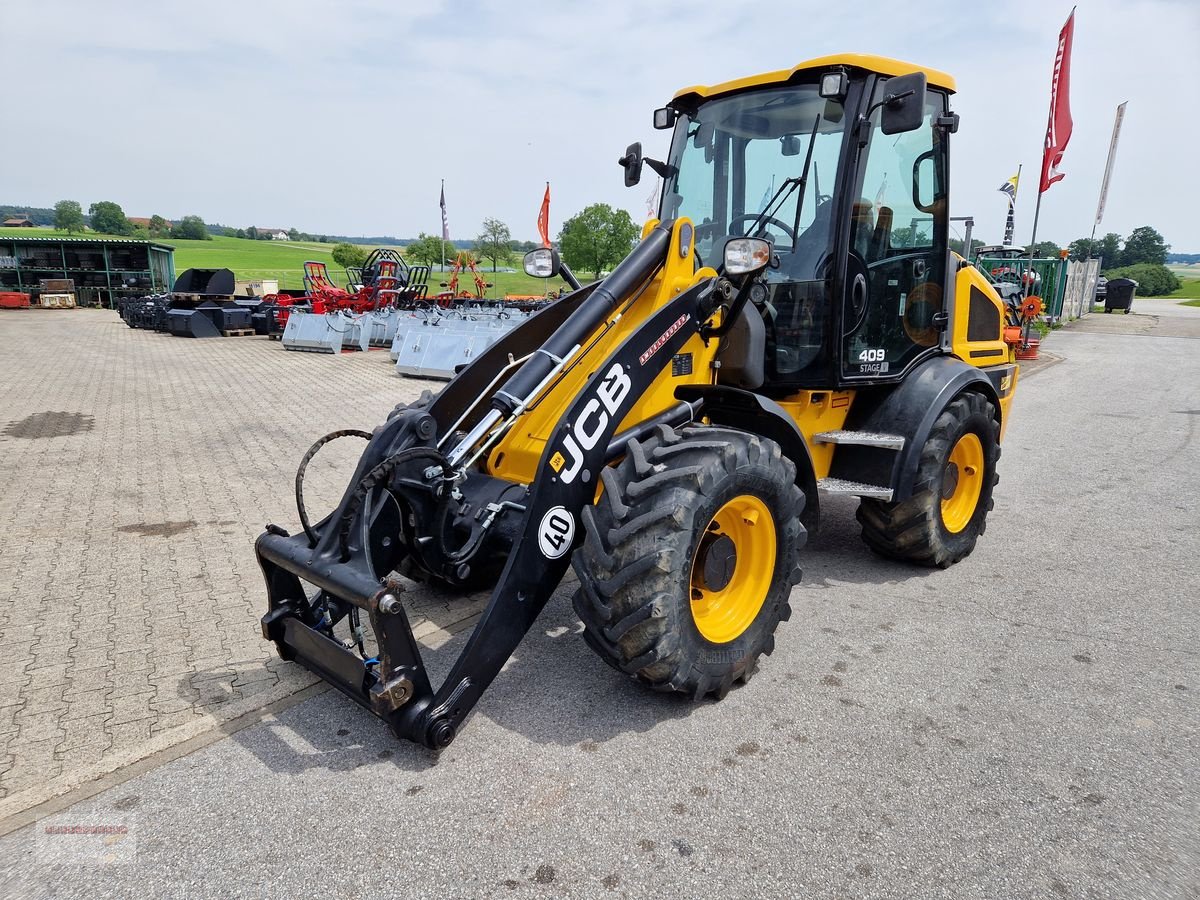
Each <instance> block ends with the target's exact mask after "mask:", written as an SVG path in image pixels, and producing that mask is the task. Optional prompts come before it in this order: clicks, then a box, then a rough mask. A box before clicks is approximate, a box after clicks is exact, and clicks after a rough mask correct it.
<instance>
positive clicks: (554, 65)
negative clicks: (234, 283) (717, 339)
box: [0, 0, 1200, 251]
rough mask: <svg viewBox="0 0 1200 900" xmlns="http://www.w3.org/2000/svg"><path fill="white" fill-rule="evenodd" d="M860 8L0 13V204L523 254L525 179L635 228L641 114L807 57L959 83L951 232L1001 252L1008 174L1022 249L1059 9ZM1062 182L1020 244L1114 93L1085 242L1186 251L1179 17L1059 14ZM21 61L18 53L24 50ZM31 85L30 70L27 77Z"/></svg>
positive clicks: (1058, 233) (529, 190) (1189, 71)
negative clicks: (1156, 237)
mask: <svg viewBox="0 0 1200 900" xmlns="http://www.w3.org/2000/svg"><path fill="white" fill-rule="evenodd" d="M900 6H901V5H900V4H895V3H884V2H880V0H860V2H859V3H858V4H855V5H853V6H851V7H845V6H834V5H832V4H817V3H807V4H797V3H755V4H747V3H743V4H726V5H725V6H722V7H717V8H707V7H705V6H704V5H702V4H694V3H693V4H684V3H675V2H672V3H660V4H637V3H633V2H629V0H612V2H608V3H605V4H590V5H587V6H583V5H581V4H562V3H550V2H546V0H530V2H527V3H524V4H519V5H514V4H511V3H499V2H490V0H489V2H469V3H461V2H460V3H447V2H426V3H423V4H421V5H420V6H419V7H417V6H416V5H415V4H414V5H410V4H397V3H394V2H384V0H356V2H319V0H289V2H282V0H261V2H256V0H242V2H236V3H235V2H230V0H209V2H206V3H204V4H164V3H161V2H153V3H151V2H143V0H136V2H123V3H121V4H119V5H115V6H114V5H113V4H98V3H94V2H89V0H78V2H67V0H48V2H42V3H38V4H4V6H3V8H2V9H0V31H2V33H3V34H4V40H5V43H6V45H8V46H13V47H17V48H20V47H29V46H41V47H43V48H45V47H46V46H47V38H46V35H45V23H46V22H47V21H54V22H56V23H57V24H56V26H55V33H54V36H53V41H52V53H51V52H43V53H39V54H37V55H35V57H33V58H36V59H37V60H38V62H37V63H36V66H37V70H36V73H33V74H31V77H30V78H29V79H28V80H27V81H26V82H25V84H24V85H23V87H22V89H21V90H18V91H14V92H11V93H10V98H9V111H8V112H9V117H10V120H12V121H20V122H22V123H23V128H22V133H23V134H24V135H26V137H25V138H24V139H23V140H20V141H16V142H12V143H10V145H9V147H8V148H7V149H8V154H9V161H8V166H7V168H8V171H9V172H18V173H20V175H21V177H20V180H19V181H18V180H15V179H10V180H9V182H8V184H7V185H6V186H5V190H4V192H3V193H4V196H5V198H6V200H5V202H14V203H29V204H33V205H49V204H51V203H53V202H54V201H55V200H58V199H62V198H63V197H75V198H78V199H79V200H80V201H81V202H83V203H84V205H85V206H86V205H87V204H88V203H89V202H92V201H94V200H97V199H115V200H118V201H119V202H120V203H122V205H123V206H124V207H125V208H126V210H127V211H128V212H130V213H131V214H135V215H149V214H150V213H152V212H159V213H162V214H164V215H169V216H178V215H182V214H185V213H196V214H199V215H201V216H203V217H204V218H205V219H206V220H209V221H221V222H224V223H228V224H235V225H243V224H249V223H252V222H256V221H269V222H279V223H282V224H286V225H289V226H290V225H294V226H295V227H297V228H300V229H301V230H305V231H316V232H334V233H347V234H385V233H386V234H395V235H402V236H411V235H415V234H416V232H417V231H420V230H424V231H429V232H432V231H436V230H437V229H438V228H440V219H439V214H438V206H437V199H438V189H439V185H440V182H441V179H443V178H444V179H446V196H447V202H448V205H449V210H450V217H451V227H452V232H453V234H454V236H456V237H472V236H474V234H475V232H476V231H477V229H478V226H479V223H480V222H481V220H482V219H483V218H484V217H485V216H496V217H498V218H500V219H502V220H504V221H506V222H507V223H508V224H509V225H510V226H511V227H512V229H513V231H514V233H515V234H516V235H518V236H520V237H527V238H532V237H533V235H534V232H535V220H536V215H537V209H538V205H539V203H540V200H541V196H542V189H543V185H544V183H545V182H546V181H550V182H551V184H552V191H553V198H554V203H553V209H552V220H553V225H554V227H555V228H557V227H558V226H559V225H560V224H561V222H562V220H563V219H564V218H565V217H567V216H569V215H571V214H573V213H575V212H577V211H578V210H579V209H581V208H582V207H583V206H585V205H586V204H588V203H591V202H597V201H602V202H607V203H612V204H616V205H621V206H624V207H625V208H627V209H629V210H630V211H631V212H632V213H633V214H634V215H635V217H639V216H641V215H642V214H644V201H645V195H646V193H647V192H648V190H649V187H648V186H647V185H642V186H639V187H638V188H635V189H633V190H626V189H625V188H624V187H623V186H622V184H621V173H620V170H619V169H618V167H617V166H616V159H617V157H618V156H619V155H620V154H621V152H622V151H623V149H624V147H625V145H626V144H627V143H629V142H630V141H633V140H642V141H643V143H644V145H645V147H646V151H647V153H649V154H650V155H662V153H664V152H665V148H666V141H667V136H666V135H665V134H664V133H661V132H655V131H653V130H652V129H651V127H650V112H651V110H652V109H653V108H654V107H656V106H659V105H661V104H662V103H663V102H665V101H666V100H668V99H669V98H670V96H671V95H672V94H673V93H674V92H675V90H677V89H678V88H680V87H682V86H685V85H688V84H695V83H712V82H716V81H721V80H725V79H727V78H734V77H738V76H741V75H746V74H751V73H754V72H757V71H763V70H769V69H778V68H788V67H791V66H793V65H795V64H796V63H797V62H799V61H800V60H801V59H803V58H809V57H815V56H819V55H822V54H824V53H829V52H837V51H845V50H852V51H860V52H871V53H879V54H882V55H890V56H896V57H900V58H904V59H911V60H913V61H917V62H921V63H924V64H926V65H930V66H933V67H935V68H940V69H944V70H946V71H949V72H951V73H952V74H954V75H955V76H956V77H957V79H958V83H959V89H960V93H959V94H958V96H957V97H956V98H955V101H954V107H955V109H956V110H957V111H958V112H959V113H960V114H961V115H962V117H963V125H962V129H961V131H960V132H959V134H958V135H957V136H956V137H955V140H954V143H953V151H952V152H953V164H952V169H953V180H952V202H953V206H954V213H955V214H956V215H965V214H971V215H974V216H975V217H976V221H977V233H978V234H980V235H981V236H983V237H985V238H988V239H998V238H999V237H1000V233H1001V230H1002V227H1003V216H1004V208H1005V207H1004V198H1003V196H1002V195H1000V194H999V193H998V192H997V191H996V188H997V187H999V185H1000V184H1001V182H1002V181H1003V180H1004V179H1005V178H1007V177H1008V176H1009V175H1011V174H1012V173H1013V171H1015V169H1016V166H1017V164H1018V163H1023V164H1024V178H1023V184H1022V192H1021V198H1020V206H1019V218H1018V240H1026V239H1027V237H1028V229H1029V225H1030V223H1031V219H1032V208H1033V201H1034V198H1035V191H1036V174H1037V170H1038V167H1039V165H1040V158H1041V140H1042V136H1043V132H1044V129H1045V120H1046V108H1047V103H1048V89H1049V77H1050V67H1051V64H1052V61H1053V53H1054V46H1055V40H1056V37H1057V33H1058V29H1059V27H1060V26H1061V24H1062V22H1063V21H1064V20H1065V18H1066V15H1067V13H1068V12H1069V9H1070V8H1069V6H1067V5H1066V4H1062V5H1057V4H1050V5H1047V4H1045V3H1044V2H1040V3H1039V2H1030V0H1018V2H1012V3H1007V4H1003V5H996V6H993V7H988V6H986V5H984V6H978V7H971V6H964V5H963V4H961V3H949V2H945V3H941V2H930V3H925V4H921V5H919V6H914V7H913V8H912V9H911V10H909V9H902V8H900ZM1076 18H1077V24H1076V41H1075V65H1074V71H1073V83H1072V97H1071V102H1072V109H1073V112H1074V118H1075V134H1074V136H1073V138H1072V141H1071V145H1070V147H1069V148H1068V150H1067V154H1066V156H1065V159H1064V162H1063V169H1064V170H1065V171H1066V172H1067V178H1066V179H1065V180H1064V181H1062V182H1060V183H1059V184H1057V185H1055V186H1054V187H1053V188H1051V190H1050V191H1049V192H1048V193H1047V194H1046V195H1045V198H1044V202H1043V210H1042V223H1041V226H1040V228H1039V233H1040V235H1042V236H1044V237H1047V238H1050V239H1054V240H1059V241H1068V240H1070V239H1072V238H1074V237H1077V236H1079V235H1086V234H1087V233H1088V232H1089V231H1090V229H1091V225H1092V217H1093V216H1094V213H1095V206H1096V199H1097V197H1096V195H1097V192H1098V190H1099V181H1100V175H1101V173H1102V170H1103V166H1104V158H1105V155H1106V153H1107V144H1108V133H1109V130H1110V128H1111V126H1112V115H1113V109H1114V108H1115V106H1116V104H1117V103H1118V102H1120V101H1122V100H1129V101H1130V104H1129V111H1128V116H1127V119H1126V124H1125V129H1124V133H1123V136H1122V143H1121V149H1120V153H1119V156H1118V161H1117V171H1116V174H1115V177H1114V181H1113V188H1112V193H1111V195H1110V199H1109V206H1108V211H1107V213H1106V218H1105V221H1104V223H1103V225H1102V226H1101V232H1103V231H1108V230H1113V231H1119V232H1121V233H1128V232H1129V231H1130V230H1132V229H1133V228H1134V227H1136V226H1138V225H1143V224H1152V225H1155V226H1156V227H1158V228H1159V229H1160V230H1161V231H1162V232H1163V233H1164V234H1165V235H1166V237H1167V240H1168V242H1169V243H1171V244H1173V245H1174V246H1175V247H1176V249H1179V250H1181V251H1186V250H1193V251H1200V233H1198V231H1197V228H1196V226H1195V225H1194V224H1193V221H1192V219H1193V216H1192V213H1191V210H1190V208H1189V205H1190V202H1191V200H1192V198H1194V197H1195V194H1196V191H1195V189H1194V188H1193V187H1192V186H1191V181H1192V179H1191V177H1190V174H1189V173H1190V171H1191V166H1192V157H1193V154H1194V151H1193V150H1192V149H1191V148H1192V147H1194V146H1195V143H1196V140H1197V138H1198V137H1200V134H1198V131H1200V125H1198V124H1197V121H1196V119H1195V117H1194V116H1192V115H1191V114H1190V112H1189V110H1188V109H1187V106H1186V104H1185V103H1181V102H1180V100H1179V98H1181V97H1185V96H1187V95H1188V92H1190V91H1191V88H1192V87H1193V86H1194V85H1195V84H1196V83H1197V80H1198V79H1197V76H1198V75H1200V63H1198V62H1197V58H1196V54H1195V52H1194V48H1195V47H1196V46H1197V38H1198V37H1200V16H1198V14H1197V11H1196V7H1195V5H1194V4H1192V3H1190V2H1168V0H1136V2H1117V0H1089V2H1084V3H1081V4H1080V5H1079V9H1078V12H1077V16H1076ZM17 55H18V56H20V55H21V54H19V53H18V54H17ZM34 76H36V77H34Z"/></svg>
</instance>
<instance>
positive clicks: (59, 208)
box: [54, 200, 84, 234]
mask: <svg viewBox="0 0 1200 900" xmlns="http://www.w3.org/2000/svg"><path fill="white" fill-rule="evenodd" d="M83 224H84V223H83V207H82V206H80V205H79V202H78V201H76V200H59V201H58V202H57V203H55V204H54V227H55V228H57V229H58V230H59V231H65V232H66V233H67V234H71V233H73V232H76V231H83Z"/></svg>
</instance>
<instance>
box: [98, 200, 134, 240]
mask: <svg viewBox="0 0 1200 900" xmlns="http://www.w3.org/2000/svg"><path fill="white" fill-rule="evenodd" d="M88 216H89V217H90V218H91V220H92V230H93V231H99V232H100V233H101V234H130V233H132V232H133V226H132V225H131V224H129V220H128V219H127V218H125V210H123V209H121V205H120V204H119V203H113V202H112V201H111V200H101V201H100V202H99V203H93V204H92V205H91V206H89V207H88Z"/></svg>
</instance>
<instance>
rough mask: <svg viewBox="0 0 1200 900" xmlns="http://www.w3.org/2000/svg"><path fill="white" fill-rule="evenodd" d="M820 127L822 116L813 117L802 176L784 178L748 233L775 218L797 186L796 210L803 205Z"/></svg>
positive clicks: (793, 238) (751, 224) (794, 238)
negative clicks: (798, 191) (761, 223)
mask: <svg viewBox="0 0 1200 900" xmlns="http://www.w3.org/2000/svg"><path fill="white" fill-rule="evenodd" d="M820 127H821V117H820V116H817V117H816V118H815V119H813V127H812V133H811V134H809V136H808V152H807V153H806V154H805V155H804V168H803V169H801V170H800V177H799V178H785V179H784V180H783V182H782V183H781V184H780V185H779V190H777V191H776V192H775V193H774V194H773V195H772V196H771V199H770V200H768V201H767V205H766V206H764V207H763V208H762V212H760V213H759V214H758V215H757V216H756V217H755V218H754V221H752V222H751V223H750V226H749V227H748V228H747V229H746V232H745V233H746V235H750V233H751V232H753V231H754V229H755V228H757V227H758V225H759V223H760V222H762V221H763V219H768V218H773V217H774V214H775V213H777V212H779V210H780V209H782V208H783V204H784V203H786V202H787V199H788V197H790V196H791V195H792V191H794V190H796V189H797V188H799V190H800V195H799V197H798V198H797V200H796V210H797V211H799V209H800V207H801V205H802V204H803V203H804V191H805V188H806V187H807V186H808V169H809V166H811V165H812V158H813V147H814V146H815V145H816V143H817V129H818V128H820ZM792 240H793V242H795V240H796V236H795V235H793V237H792Z"/></svg>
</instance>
